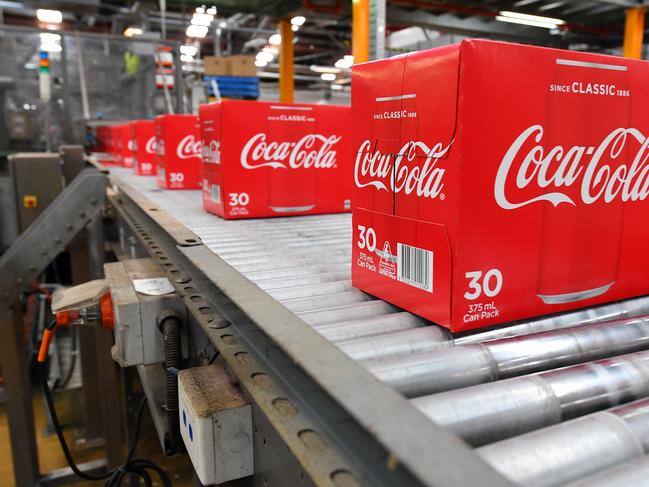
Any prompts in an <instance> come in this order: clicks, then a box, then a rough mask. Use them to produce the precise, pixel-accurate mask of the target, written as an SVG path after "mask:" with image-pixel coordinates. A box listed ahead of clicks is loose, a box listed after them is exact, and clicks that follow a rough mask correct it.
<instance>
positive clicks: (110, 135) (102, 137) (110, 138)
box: [95, 125, 119, 165]
mask: <svg viewBox="0 0 649 487" xmlns="http://www.w3.org/2000/svg"><path fill="white" fill-rule="evenodd" d="M95 133H96V135H97V142H98V144H97V147H96V148H95V151H96V152H97V153H98V154H97V157H101V159H100V162H101V163H102V164H107V165H116V164H117V162H118V161H117V159H118V156H117V151H118V147H119V144H118V142H119V129H118V126H117V125H101V126H99V127H97V129H96V132H95Z"/></svg>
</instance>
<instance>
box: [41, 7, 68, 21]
mask: <svg viewBox="0 0 649 487" xmlns="http://www.w3.org/2000/svg"><path fill="white" fill-rule="evenodd" d="M36 17H37V18H38V20H40V21H41V22H50V23H53V24H59V23H61V21H62V20H63V14H62V13H61V12H60V11H58V10H47V9H45V8H39V9H38V10H36Z"/></svg>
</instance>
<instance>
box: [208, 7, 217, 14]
mask: <svg viewBox="0 0 649 487" xmlns="http://www.w3.org/2000/svg"><path fill="white" fill-rule="evenodd" d="M207 13H208V14H210V15H216V7H210V8H208V9H207Z"/></svg>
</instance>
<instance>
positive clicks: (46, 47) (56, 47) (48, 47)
mask: <svg viewBox="0 0 649 487" xmlns="http://www.w3.org/2000/svg"><path fill="white" fill-rule="evenodd" d="M62 50H63V48H62V47H61V44H41V51H45V52H61V51H62Z"/></svg>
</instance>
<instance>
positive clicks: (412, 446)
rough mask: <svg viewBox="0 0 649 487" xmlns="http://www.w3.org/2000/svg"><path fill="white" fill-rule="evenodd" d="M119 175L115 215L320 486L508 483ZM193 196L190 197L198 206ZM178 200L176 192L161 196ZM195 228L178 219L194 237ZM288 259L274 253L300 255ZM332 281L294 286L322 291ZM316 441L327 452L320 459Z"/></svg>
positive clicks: (186, 218)
mask: <svg viewBox="0 0 649 487" xmlns="http://www.w3.org/2000/svg"><path fill="white" fill-rule="evenodd" d="M116 172H117V171H116ZM117 173H118V174H120V176H122V178H121V180H120V178H116V177H113V178H112V180H113V183H114V185H113V189H114V191H116V193H114V194H112V195H111V196H110V201H111V202H112V205H113V206H114V208H115V210H116V212H117V213H118V215H119V217H120V218H123V219H124V220H125V221H127V222H128V223H129V225H130V227H131V228H132V229H133V231H134V233H135V234H136V235H137V236H138V238H139V239H140V241H141V242H142V243H143V245H144V248H145V249H147V251H148V252H149V253H150V254H151V256H152V257H153V258H154V259H156V260H158V262H160V263H161V265H162V266H163V267H164V268H165V269H167V272H168V273H169V276H170V279H171V281H172V282H174V284H175V285H176V286H177V290H178V292H179V293H180V294H181V295H182V296H183V298H184V299H185V302H186V303H187V305H188V309H189V310H190V312H192V314H193V316H194V317H195V318H196V319H197V321H198V322H199V323H200V324H201V326H202V327H203V329H204V331H205V332H206V333H207V335H208V337H209V338H210V339H211V340H212V341H213V343H214V344H215V346H216V347H217V348H218V349H219V351H220V352H221V353H222V355H223V357H224V359H225V361H226V362H227V364H228V366H229V367H230V368H231V369H232V370H233V372H234V373H235V374H236V375H237V377H238V379H239V380H240V381H241V384H242V386H243V387H244V388H245V389H246V391H247V392H248V394H249V395H250V396H251V398H252V400H253V402H254V403H255V404H257V406H258V407H259V408H260V409H261V410H262V411H263V412H264V414H266V416H267V417H268V418H269V419H270V420H271V422H272V423H273V426H274V427H275V428H276V429H277V431H278V432H279V433H280V435H282V438H283V440H284V441H285V442H286V444H287V445H288V446H289V448H290V449H291V451H292V452H293V454H294V455H295V456H296V457H297V458H298V459H299V460H300V462H301V463H302V464H303V467H304V469H305V470H306V472H307V473H308V474H309V476H310V477H311V479H312V480H313V481H314V482H315V483H316V484H317V485H340V484H341V483H343V482H347V484H348V485H354V484H356V485H398V486H403V485H435V486H449V487H450V486H457V485H478V484H479V485H482V486H510V485H513V484H511V482H509V481H508V480H507V479H505V478H504V477H502V476H501V475H500V474H498V473H497V472H496V471H495V470H494V469H492V468H491V467H490V466H489V465H488V464H487V463H486V462H484V461H483V460H482V459H481V458H480V457H479V456H478V455H477V454H476V453H475V452H474V451H473V450H472V449H471V448H470V447H468V446H467V445H466V444H464V443H463V442H462V441H460V440H459V439H458V438H457V437H455V436H454V435H452V434H451V433H449V432H448V431H446V430H445V429H443V428H441V427H439V426H437V425H436V424H434V423H433V422H432V421H430V420H429V419H428V418H426V417H425V416H424V415H423V414H422V413H421V412H419V411H418V410H417V409H416V408H415V407H414V406H413V405H412V404H410V403H409V402H408V401H407V400H406V399H405V398H404V397H403V396H401V395H400V394H398V393H397V392H396V391H394V390H392V389H391V388H390V387H388V386H387V385H385V384H383V383H381V382H380V381H378V380H377V379H376V378H374V377H373V376H372V375H371V374H370V373H369V372H368V371H367V370H366V369H364V368H363V367H361V366H359V365H358V363H356V362H355V361H354V360H353V359H351V358H350V357H348V356H347V355H346V354H344V353H343V352H342V351H341V350H340V349H339V348H337V347H336V346H335V345H334V344H332V343H331V342H329V341H328V340H327V339H325V338H324V337H323V336H321V335H320V334H318V333H317V332H316V331H315V330H314V329H313V328H311V327H310V326H308V325H307V324H306V323H305V322H304V321H302V319H300V318H299V317H298V316H296V315H295V314H293V313H292V312H291V311H289V310H288V309H287V308H286V307H284V306H283V305H281V304H280V303H279V302H278V301H277V300H276V299H274V298H273V297H272V296H271V295H269V294H267V293H266V292H264V291H262V290H261V288H260V287H258V286H257V285H256V284H254V283H253V282H252V281H250V280H248V279H247V278H246V277H245V276H244V275H242V273H241V272H239V271H238V270H236V269H235V268H234V267H232V266H231V265H230V264H228V263H227V262H226V261H225V260H224V259H223V258H221V257H220V256H219V255H217V254H216V253H214V252H213V251H212V250H210V249H209V248H208V246H207V245H209V243H208V242H206V241H201V239H199V237H197V236H196V235H194V234H192V232H190V231H189V230H188V229H187V227H185V226H184V225H181V224H180V223H179V222H178V221H176V220H175V219H174V218H172V217H171V216H170V215H169V214H168V213H167V212H165V211H163V208H161V207H159V206H158V205H156V204H154V203H153V202H152V201H150V200H149V199H148V198H146V197H145V196H143V193H144V192H143V191H136V190H135V189H134V188H132V187H130V186H129V184H126V183H125V182H124V180H125V179H127V175H126V174H125V173H123V172H117ZM142 181H144V180H143V179H140V180H139V181H138V183H140V182H142ZM131 182H133V181H132V180H129V183H131ZM149 182H150V181H149ZM149 189H150V190H151V191H153V194H155V188H153V187H150V188H149ZM192 193H193V194H190V193H187V192H185V195H183V196H189V197H190V198H196V197H197V198H200V195H199V194H196V193H197V192H192ZM148 194H151V193H148ZM173 195H180V193H173V192H165V193H164V196H165V198H166V197H169V198H170V199H171V198H172V197H173ZM195 203H196V204H199V203H200V200H199V199H196V201H195ZM182 207H185V208H186V206H184V204H181V208H182ZM196 209H200V206H198V207H197V208H196ZM192 218H194V216H192V215H191V214H188V215H186V216H184V217H183V216H181V219H182V221H183V223H184V224H185V225H187V226H189V227H192V228H195V226H194V225H195V222H194V223H192ZM212 218H213V220H212V221H213V222H218V221H219V220H218V219H216V217H212ZM335 218H339V219H344V218H345V216H338V217H335ZM228 223H230V222H228ZM235 223H236V222H235ZM276 224H277V225H278V226H281V224H282V223H281V221H279V220H277V223H276ZM325 231H328V230H325ZM252 233H253V234H254V233H255V230H254V229H252ZM333 248H334V247H332V249H333ZM290 252H291V254H287V251H286V250H285V249H284V250H283V249H278V251H277V253H276V255H277V257H278V258H281V257H282V255H283V256H284V257H288V258H289V259H290V258H291V255H292V256H293V257H295V256H298V258H301V257H299V256H301V255H305V253H304V252H302V253H301V252H300V250H299V249H296V250H294V251H290ZM333 255H335V252H333ZM306 259H307V258H305V260H306ZM257 261H265V259H264V258H261V257H255V254H254V253H251V254H249V255H248V256H247V257H246V258H242V260H241V262H242V264H243V265H248V264H250V263H254V262H257ZM335 278H336V276H333V279H334V280H333V281H327V282H320V283H316V284H315V285H313V286H314V287H311V286H312V285H311V284H308V285H299V284H298V285H297V287H302V289H320V288H319V287H318V286H320V285H322V284H325V285H326V284H328V283H331V282H336V280H335ZM310 294H311V295H314V294H312V293H310ZM315 295H317V292H316V294H315ZM314 435H315V436H316V437H320V438H321V439H322V440H320V441H318V442H316V443H317V444H320V445H321V444H322V442H324V444H325V445H327V444H328V445H331V448H318V449H317V450H314V449H313V448H312V446H311V445H312V444H313V436H314ZM433 451H434V452H435V454H434V455H432V452H433ZM349 482H352V483H349ZM347 484H346V485H347Z"/></svg>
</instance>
